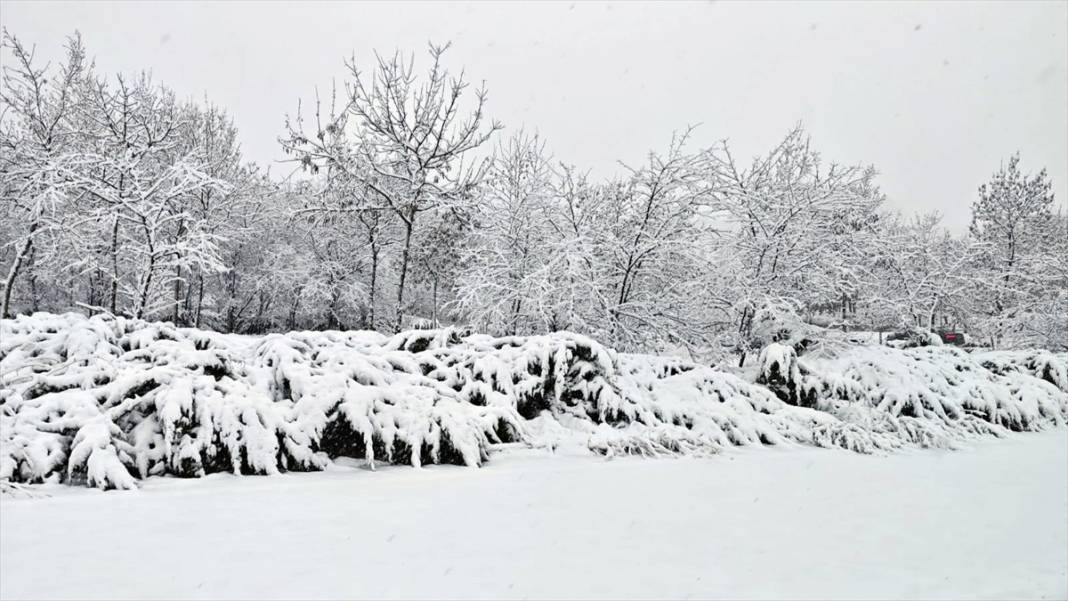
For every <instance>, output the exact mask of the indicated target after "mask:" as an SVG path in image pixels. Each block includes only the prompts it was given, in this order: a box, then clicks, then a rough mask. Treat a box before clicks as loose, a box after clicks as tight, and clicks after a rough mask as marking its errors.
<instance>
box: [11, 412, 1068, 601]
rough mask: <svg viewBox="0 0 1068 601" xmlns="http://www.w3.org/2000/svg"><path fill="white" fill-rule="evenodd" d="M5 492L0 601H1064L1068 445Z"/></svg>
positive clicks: (1061, 438)
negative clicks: (43, 494) (37, 494)
mask: <svg viewBox="0 0 1068 601" xmlns="http://www.w3.org/2000/svg"><path fill="white" fill-rule="evenodd" d="M41 490H43V491H47V492H49V493H51V494H52V495H53V496H52V497H51V498H12V497H9V496H5V497H3V498H0V510H2V512H0V515H2V528H0V574H2V578H0V597H2V598H4V599H44V598H79V599H93V598H145V599H154V598H156V599H159V598H172V599H173V598H196V599H209V598H228V599H280V598H506V599H521V598H532V599H537V598H674V599H685V598H737V599H740V598H763V599H771V598H791V599H820V598H829V599H834V598H843V599H867V598H879V599H898V598H924V599H934V598H945V599H966V598H980V599H1004V598H1033V599H1064V598H1066V596H1068V573H1066V570H1068V431H1066V430H1065V429H1064V428H1057V429H1055V430H1050V431H1046V432H1041V433H1035V434H1011V435H1009V436H1008V437H1006V438H1003V439H1000V440H989V439H987V440H979V441H976V442H973V443H971V444H969V448H966V449H963V450H957V451H945V450H906V451H901V452H896V453H892V454H888V455H881V454H875V455H861V454H857V453H851V452H848V451H844V450H839V449H812V448H789V449H787V448H767V447H749V448H742V449H736V450H733V451H731V452H729V453H724V454H721V455H719V456H716V457H710V458H675V459H640V458H618V459H614V460H605V459H603V458H599V457H591V456H586V457H578V456H564V455H557V456H549V455H548V454H547V453H546V452H545V451H529V450H515V451H505V452H503V453H495V454H494V456H493V459H492V461H490V462H489V463H488V464H486V465H485V466H484V467H482V468H479V469H472V468H464V467H456V466H447V465H446V466H432V467H427V468H422V469H412V468H407V467H386V468H383V469H380V470H379V471H378V472H376V473H374V472H370V471H368V470H366V469H361V468H358V467H353V466H344V465H340V466H334V467H331V468H330V469H328V470H327V471H325V472H317V473H302V474H283V475H277V476H270V477H256V476H253V477H238V476H233V475H230V474H215V475H211V476H207V477H205V478H201V479H186V480H182V479H175V478H163V477H153V478H149V479H148V480H146V481H144V482H143V486H142V488H141V489H140V490H137V491H126V492H123V491H118V492H116V491H112V492H102V491H99V490H93V489H86V488H75V487H67V486H63V485H59V484H55V485H45V486H44V487H43V488H42V489H41Z"/></svg>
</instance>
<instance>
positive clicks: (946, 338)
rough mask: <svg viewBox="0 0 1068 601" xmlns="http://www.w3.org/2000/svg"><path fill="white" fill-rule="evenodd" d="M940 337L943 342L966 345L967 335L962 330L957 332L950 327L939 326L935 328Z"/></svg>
mask: <svg viewBox="0 0 1068 601" xmlns="http://www.w3.org/2000/svg"><path fill="white" fill-rule="evenodd" d="M935 333H936V334H938V337H939V338H941V339H942V344H952V345H954V346H964V343H965V336H964V334H963V333H962V332H957V331H955V330H953V329H950V328H939V329H937V330H935Z"/></svg>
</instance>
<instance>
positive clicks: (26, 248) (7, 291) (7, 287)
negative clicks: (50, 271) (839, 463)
mask: <svg viewBox="0 0 1068 601" xmlns="http://www.w3.org/2000/svg"><path fill="white" fill-rule="evenodd" d="M39 224H40V222H39V221H34V222H33V223H31V224H30V233H29V235H28V236H26V241H25V242H23V243H22V248H20V249H19V252H18V253H17V254H15V260H14V261H12V263H11V269H8V271H7V279H6V280H5V281H4V302H3V305H2V306H0V317H11V290H12V289H13V288H14V287H15V278H16V277H18V275H19V268H20V267H22V262H23V261H24V260H25V259H26V256H27V255H28V254H29V252H30V248H31V247H33V233H34V232H36V231H37V227H38V225H39Z"/></svg>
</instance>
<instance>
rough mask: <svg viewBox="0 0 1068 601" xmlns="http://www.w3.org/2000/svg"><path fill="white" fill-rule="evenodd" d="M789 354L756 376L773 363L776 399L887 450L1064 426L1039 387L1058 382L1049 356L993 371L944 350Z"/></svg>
mask: <svg viewBox="0 0 1068 601" xmlns="http://www.w3.org/2000/svg"><path fill="white" fill-rule="evenodd" d="M790 353H791V349H783V351H782V352H781V353H777V354H776V353H770V352H769V353H768V354H767V356H768V357H769V363H770V364H769V365H768V366H765V368H764V369H765V370H766V371H770V372H775V370H774V369H773V367H774V365H773V364H774V363H775V361H774V360H780V365H781V366H782V367H780V368H779V372H778V373H785V374H787V376H786V377H785V378H782V377H780V378H779V379H769V386H772V387H773V388H774V389H776V390H777V392H779V394H780V397H783V398H787V399H789V400H791V401H792V397H791V396H790V395H792V394H794V391H797V398H799V399H801V400H803V401H804V402H806V403H809V404H812V405H813V406H815V407H816V408H818V409H820V410H822V411H826V412H829V413H831V414H833V415H836V416H837V417H839V418H841V419H842V420H843V421H847V422H850V423H855V424H857V425H860V426H862V427H864V428H865V429H866V430H869V431H870V432H872V433H873V435H883V434H887V435H891V437H890V438H889V439H886V438H885V437H881V436H880V438H881V439H883V440H889V441H890V443H891V446H897V445H898V444H900V443H915V444H919V445H922V446H953V444H954V441H955V440H959V439H960V438H962V437H966V436H969V435H974V434H992V435H1001V434H1003V433H1004V432H1006V431H1034V430H1042V429H1045V428H1048V427H1051V426H1059V425H1063V424H1064V423H1065V420H1066V418H1068V394H1066V393H1065V392H1064V390H1062V389H1059V388H1058V387H1057V386H1056V385H1055V384H1053V383H1051V382H1050V381H1047V380H1045V379H1043V378H1044V377H1045V376H1046V375H1047V374H1049V376H1050V378H1056V377H1057V376H1056V375H1053V374H1063V373H1064V370H1065V365H1066V361H1065V360H1064V358H1059V357H1057V356H1054V355H1051V354H1049V353H1033V354H1031V355H1030V358H1029V357H1028V355H1027V354H1024V355H1020V356H1017V357H1014V360H1016V361H1018V363H1014V362H1011V361H1009V360H1008V359H1005V360H1003V361H1002V362H1001V363H1000V364H999V365H1000V366H999V367H998V368H997V369H991V368H990V366H991V365H994V364H993V362H992V359H990V358H984V356H983V355H978V356H976V355H971V354H969V353H967V352H965V351H963V350H961V349H958V348H954V347H948V346H942V347H938V346H929V347H919V348H910V349H905V350H900V349H894V348H887V347H877V346H861V347H855V348H852V349H850V350H848V351H847V352H844V353H840V354H839V355H838V356H836V357H834V358H830V359H826V358H825V359H816V360H812V361H805V362H798V361H797V359H796V357H792V356H790ZM782 356H787V358H786V359H785V360H781V358H782ZM1006 356H1009V355H1006ZM1043 361H1044V362H1043ZM1020 366H1023V367H1020ZM762 376H763V374H762ZM782 380H786V381H785V382H783V381H782ZM784 393H785V394H784Z"/></svg>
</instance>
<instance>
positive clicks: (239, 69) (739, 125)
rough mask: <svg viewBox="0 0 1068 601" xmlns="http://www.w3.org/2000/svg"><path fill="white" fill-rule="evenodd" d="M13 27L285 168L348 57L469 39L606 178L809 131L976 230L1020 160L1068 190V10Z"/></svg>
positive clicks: (103, 13)
mask: <svg viewBox="0 0 1068 601" xmlns="http://www.w3.org/2000/svg"><path fill="white" fill-rule="evenodd" d="M0 23H2V24H3V26H4V27H7V28H8V29H9V30H10V31H12V32H13V33H15V34H16V35H18V36H19V37H21V38H22V39H23V41H25V42H28V43H35V44H37V45H38V47H39V52H41V53H42V56H58V55H59V52H60V49H61V47H62V44H63V41H64V37H65V36H66V35H67V34H69V33H71V32H72V31H73V30H75V29H78V30H80V31H81V32H82V34H83V36H84V38H85V41H86V44H87V47H88V50H89V52H90V54H91V55H92V56H94V57H95V58H96V62H97V65H98V67H99V68H100V69H101V70H102V71H105V72H116V71H122V72H131V71H136V70H140V69H151V70H152V71H153V73H154V74H155V76H156V78H157V79H159V80H161V81H162V82H163V83H165V84H167V85H169V86H170V87H172V88H173V89H175V90H176V91H177V92H178V93H179V95H180V96H183V97H200V96H202V95H204V94H207V95H208V97H210V99H212V100H213V101H214V102H216V103H218V104H221V105H222V106H224V107H226V108H227V109H228V110H229V111H230V112H231V114H232V115H233V116H234V119H235V121H236V122H237V125H238V127H239V128H240V131H241V137H242V140H243V145H244V149H245V153H246V155H247V156H248V157H250V158H251V159H253V160H256V161H259V162H264V163H266V162H270V161H273V160H275V159H278V158H281V157H280V155H281V152H280V151H279V149H278V144H277V137H278V136H279V135H280V134H281V133H282V129H283V118H284V114H285V113H286V112H292V111H293V110H294V109H295V107H296V101H297V99H298V98H299V97H304V98H306V99H308V98H311V97H312V94H313V92H314V89H315V87H316V86H319V87H320V88H321V89H323V90H326V89H328V88H329V86H330V82H331V80H332V78H335V77H341V76H342V75H343V74H344V67H343V64H342V59H343V57H347V56H349V55H351V54H352V53H355V56H356V58H357V61H358V62H363V63H364V64H367V63H368V61H370V60H371V59H372V54H371V53H372V50H374V49H378V50H380V51H385V52H389V51H392V50H393V49H395V48H400V49H402V50H416V51H419V52H422V51H423V49H424V48H425V47H426V42H427V40H434V41H447V40H452V41H453V48H452V50H450V52H449V54H448V59H447V63H448V64H449V65H453V66H456V67H459V66H465V67H466V69H467V73H468V74H469V75H470V76H471V77H472V78H473V79H475V80H476V81H477V80H483V79H484V80H485V81H486V82H487V85H488V87H489V91H490V101H489V112H490V114H491V115H492V116H493V117H496V118H498V119H500V120H501V121H503V122H504V123H505V125H506V126H508V128H509V129H513V130H514V129H518V128H519V127H521V126H526V127H527V128H528V129H537V130H538V131H540V132H541V133H542V134H543V136H544V137H546V139H547V140H548V143H549V146H550V147H551V149H552V150H553V151H554V153H555V154H556V156H557V157H558V158H560V159H562V160H566V161H568V162H573V163H576V164H578V165H580V166H586V167H589V168H592V169H593V172H594V174H596V175H607V174H609V173H611V172H612V170H613V169H615V162H616V161H617V160H624V161H627V162H637V161H640V160H641V159H642V157H643V155H644V153H645V152H646V151H647V150H649V149H650V148H663V147H664V146H666V144H667V142H668V141H669V140H670V136H671V132H672V130H674V129H678V128H682V127H684V126H686V125H687V124H689V123H701V127H700V129H699V130H698V133H697V136H696V139H695V141H696V142H697V143H698V144H699V145H702V146H704V145H708V144H711V143H713V142H715V141H716V140H719V139H722V138H729V139H730V141H731V144H732V147H733V148H734V149H735V152H736V156H743V157H748V156H752V155H754V154H757V153H762V152H764V151H765V150H766V149H768V148H770V147H771V146H772V145H773V144H774V143H775V142H776V141H778V139H779V138H781V137H782V136H783V135H785V133H786V132H787V131H788V129H789V128H790V127H791V126H792V125H793V124H794V123H796V122H797V121H803V122H804V124H805V125H806V127H807V129H808V130H809V132H810V134H811V135H812V137H813V142H814V144H815V146H816V147H817V148H819V149H820V150H821V151H822V153H823V156H824V157H825V159H827V160H835V161H839V162H848V163H855V162H864V163H873V164H875V166H876V167H877V168H878V169H879V171H880V173H881V176H880V182H881V184H882V187H883V189H884V191H885V192H886V193H887V195H888V196H889V197H890V199H891V202H892V203H893V204H894V205H896V206H898V207H901V208H904V209H908V210H920V209H938V210H940V211H942V213H943V214H944V215H945V216H946V223H947V224H948V225H950V226H952V227H954V228H962V227H964V226H965V225H966V224H967V221H968V209H969V207H970V205H971V202H972V200H973V199H974V198H975V196H976V189H977V187H978V186H979V184H980V183H981V182H982V181H984V180H985V179H986V178H988V177H989V175H990V174H991V173H992V172H993V171H994V170H995V169H996V168H997V167H998V165H999V163H1000V162H1001V161H1002V160H1003V159H1004V158H1005V157H1007V156H1008V155H1009V154H1011V153H1012V152H1013V151H1015V150H1020V151H1021V154H1022V162H1023V166H1024V167H1025V168H1026V169H1028V170H1037V169H1038V168H1041V167H1043V166H1044V167H1047V168H1048V169H1049V171H1050V174H1051V176H1052V179H1053V182H1054V192H1055V194H1056V196H1057V199H1058V204H1060V205H1064V201H1065V199H1066V198H1068V2H1063V1H1058V2H1048V3H1039V2H1034V3H1029V2H1014V3H995V2H980V3H963V2H928V3H906V2H893V3H883V4H880V3H872V2H863V3H855V4H847V3H838V2H834V3H825V4H820V3H801V2H786V3H755V4H741V3H733V2H700V3H690V4H683V3H659V4H637V3H627V4H605V3H600V2H598V3H592V2H591V3H582V2H575V3H571V2H560V3H537V4H534V3H531V4H518V3H471V4H468V3H455V4H453V3H417V2H407V3H394V4H362V3H361V4H356V3H353V4H349V3H342V2H328V3H310V2H304V3H292V4H286V3H280V2H239V3H232V4H222V3H211V4H201V3H193V2H182V3H180V2H160V3H153V2H143V3H118V4H106V3H103V2H85V3H70V4H68V3H40V2H34V3H28V2H27V3H23V2H7V1H5V2H2V4H0ZM339 81H340V80H339ZM272 170H273V171H275V172H287V171H288V170H289V167H288V166H275V167H273V168H272Z"/></svg>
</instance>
